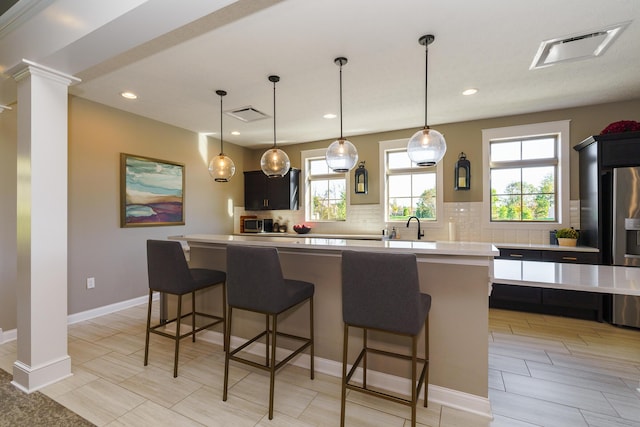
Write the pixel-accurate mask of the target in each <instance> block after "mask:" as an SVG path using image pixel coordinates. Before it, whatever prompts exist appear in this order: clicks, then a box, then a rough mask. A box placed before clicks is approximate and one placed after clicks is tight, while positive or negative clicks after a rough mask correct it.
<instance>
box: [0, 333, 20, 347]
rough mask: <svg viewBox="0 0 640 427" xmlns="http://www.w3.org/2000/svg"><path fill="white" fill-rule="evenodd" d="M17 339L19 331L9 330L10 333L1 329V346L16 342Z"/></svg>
mask: <svg viewBox="0 0 640 427" xmlns="http://www.w3.org/2000/svg"><path fill="white" fill-rule="evenodd" d="M17 338H18V330H17V329H9V330H8V331H3V330H2V329H0V345H2V344H4V343H6V342H9V341H15V340H16V339H17Z"/></svg>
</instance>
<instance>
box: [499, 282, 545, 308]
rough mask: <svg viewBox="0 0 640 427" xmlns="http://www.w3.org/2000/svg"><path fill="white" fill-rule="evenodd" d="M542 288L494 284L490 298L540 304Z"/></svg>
mask: <svg viewBox="0 0 640 427" xmlns="http://www.w3.org/2000/svg"><path fill="white" fill-rule="evenodd" d="M541 291H542V289H540V288H533V287H529V286H516V285H501V284H494V285H493V290H492V291H491V298H492V299H495V300H502V301H514V302H516V301H517V302H526V303H531V304H540V303H541V302H542V292H541Z"/></svg>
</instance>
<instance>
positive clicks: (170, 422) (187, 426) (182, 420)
mask: <svg viewBox="0 0 640 427" xmlns="http://www.w3.org/2000/svg"><path fill="white" fill-rule="evenodd" d="M177 426H180V427H202V424H200V423H199V422H197V421H194V420H192V419H191V418H188V417H185V416H183V415H180V414H178V413H177V412H175V411H172V410H170V409H167V408H165V407H163V406H161V405H158V404H157V403H153V402H151V401H148V400H147V401H146V402H144V403H143V404H142V405H139V406H136V407H135V408H134V409H132V410H131V411H129V412H127V413H126V414H124V415H123V416H121V417H120V418H118V419H116V420H115V421H112V422H110V423H109V424H107V425H106V427H177Z"/></svg>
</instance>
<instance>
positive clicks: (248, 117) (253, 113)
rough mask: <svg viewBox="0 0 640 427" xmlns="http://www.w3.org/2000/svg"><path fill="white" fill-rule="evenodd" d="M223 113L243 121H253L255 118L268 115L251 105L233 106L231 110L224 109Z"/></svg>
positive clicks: (260, 118) (258, 118)
mask: <svg viewBox="0 0 640 427" xmlns="http://www.w3.org/2000/svg"><path fill="white" fill-rule="evenodd" d="M225 114H227V115H229V116H231V117H235V118H236V119H238V120H242V121H243V122H255V121H256V120H262V119H266V118H267V117H269V116H268V115H267V114H265V113H263V112H262V111H260V110H256V109H255V108H253V107H252V106H248V107H241V108H235V109H233V110H227V111H225Z"/></svg>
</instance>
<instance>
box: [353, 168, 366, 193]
mask: <svg viewBox="0 0 640 427" xmlns="http://www.w3.org/2000/svg"><path fill="white" fill-rule="evenodd" d="M355 175H356V187H355V188H356V194H367V192H368V191H369V172H367V170H366V169H365V168H364V162H360V164H359V165H358V167H357V168H356V172H355Z"/></svg>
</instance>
